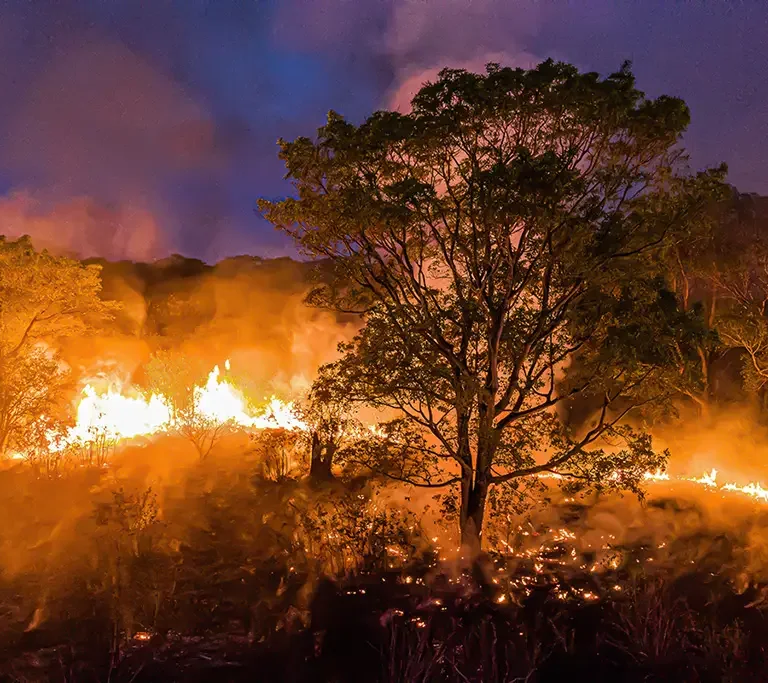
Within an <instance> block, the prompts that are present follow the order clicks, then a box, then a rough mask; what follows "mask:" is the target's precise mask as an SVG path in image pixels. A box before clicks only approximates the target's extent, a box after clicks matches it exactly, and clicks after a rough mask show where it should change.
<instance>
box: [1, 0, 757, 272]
mask: <svg viewBox="0 0 768 683" xmlns="http://www.w3.org/2000/svg"><path fill="white" fill-rule="evenodd" d="M767 35H768V2H762V1H761V0H745V1H743V2H739V1H738V0H728V1H726V0H700V1H693V0H691V1H690V2H683V1H682V0H679V1H677V0H659V1H653V0H578V1H577V0H572V1H571V2H564V1H563V2H559V1H556V0H540V1H539V2H515V1H514V0H480V1H478V0H461V1H458V0H457V1H452V0H431V1H427V0H412V1H407V0H387V1H385V0H381V1H377V0H285V1H278V0H209V1H207V2H206V1H204V0H176V1H174V0H151V1H145V2H140V1H139V0H132V1H125V2H120V1H118V0H81V1H77V2H76V1H75V0H50V1H49V0H27V1H21V0H20V1H18V2H12V1H10V0H5V1H2V0H0V88H2V93H3V97H2V98H0V191H2V193H3V198H2V199H1V200H0V221H2V224H3V225H2V229H0V232H4V233H6V234H14V235H15V234H21V233H24V232H28V233H31V234H32V235H33V236H34V237H36V238H37V239H38V240H39V242H40V243H42V244H44V245H50V246H58V247H66V248H71V249H74V250H76V251H78V252H79V253H81V254H83V255H90V254H93V253H99V254H101V255H104V256H108V257H112V258H118V257H129V258H155V257H161V256H164V255H166V254H168V253H171V252H181V253H184V254H187V255H192V256H197V257H200V258H205V259H207V260H211V261H212V260H216V259H218V258H221V257H223V256H227V255H234V254H238V253H246V252H247V253H253V254H260V255H264V256H275V255H280V254H292V253H293V252H292V248H291V245H290V243H289V242H288V240H287V239H286V238H285V237H283V236H282V235H280V234H279V233H277V232H276V231H275V230H274V229H273V228H272V227H271V226H270V225H268V224H266V223H265V222H264V221H263V220H261V219H260V218H259V217H258V216H257V215H256V214H255V212H254V203H255V200H256V198H257V197H260V196H267V197H278V196H282V195H284V194H286V193H287V192H289V191H290V188H289V186H288V185H287V183H286V182H285V181H283V179H282V177H283V173H284V171H283V168H282V164H281V163H280V162H279V161H278V160H277V158H276V154H277V147H276V145H275V141H276V139H277V138H278V137H279V136H283V137H286V138H293V137H295V136H297V135H312V134H313V133H314V131H315V130H316V128H317V127H318V126H319V125H321V124H322V123H323V121H324V119H325V114H326V112H327V110H328V109H331V108H333V109H335V110H337V111H339V112H340V113H342V114H344V115H345V116H347V117H348V118H350V119H352V120H354V121H359V120H361V119H362V118H363V117H364V116H366V115H367V114H368V113H370V112H371V111H374V110H375V109H380V108H387V107H393V106H400V107H402V106H403V103H406V102H407V101H408V96H409V95H410V94H412V92H413V91H414V90H415V89H416V87H417V86H418V84H419V83H420V82H422V81H423V80H425V79H428V78H430V77H432V76H433V75H434V74H435V73H436V71H437V70H438V69H439V68H440V67H443V66H463V67H471V68H476V69H479V68H481V67H482V65H483V64H484V63H485V62H487V61H498V62H501V63H503V64H508V65H513V66H531V65H533V64H535V63H537V62H539V61H541V60H542V59H545V58H547V57H553V58H555V59H562V60H566V61H570V62H573V63H574V64H576V65H577V66H578V67H580V68H582V69H585V70H596V71H599V72H602V73H607V72H610V71H613V70H615V69H617V68H618V67H619V66H620V65H621V63H622V61H623V60H625V59H630V60H632V62H633V65H634V71H635V74H636V75H637V78H638V84H639V87H640V88H641V89H643V90H645V91H646V92H647V93H648V94H649V95H652V96H655V95H659V94H662V93H665V94H671V95H677V96H680V97H682V98H683V99H685V100H686V102H687V103H688V104H689V106H690V108H691V110H692V124H691V127H690V129H689V133H688V135H687V136H686V145H687V147H688V149H689V151H690V152H691V160H692V166H693V167H695V168H700V167H702V166H705V165H712V164H717V163H719V162H720V161H726V162H727V163H728V164H729V167H730V181H731V182H732V183H733V184H734V185H736V186H737V187H738V188H739V189H741V190H742V191H753V192H760V193H765V194H768V47H766V45H765V42H766V38H765V37H766V36H767Z"/></svg>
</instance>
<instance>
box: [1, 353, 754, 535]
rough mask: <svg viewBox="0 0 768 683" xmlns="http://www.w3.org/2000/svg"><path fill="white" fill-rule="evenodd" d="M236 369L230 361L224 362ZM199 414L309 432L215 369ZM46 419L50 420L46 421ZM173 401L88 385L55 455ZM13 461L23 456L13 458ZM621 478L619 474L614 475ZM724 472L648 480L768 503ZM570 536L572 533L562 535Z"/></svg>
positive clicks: (144, 432) (373, 431)
mask: <svg viewBox="0 0 768 683" xmlns="http://www.w3.org/2000/svg"><path fill="white" fill-rule="evenodd" d="M224 369H225V370H226V371H229V370H230V362H229V360H227V361H226V362H225V363H224ZM193 401H194V410H195V412H196V414H197V415H200V416H201V417H203V418H205V419H209V420H212V421H214V422H217V423H219V424H228V425H231V426H233V427H235V428H239V429H243V430H262V429H285V430H289V431H299V430H306V429H308V426H307V425H306V423H304V422H302V420H301V419H300V418H299V417H298V416H297V414H296V411H295V410H294V404H293V403H291V402H284V401H282V400H280V399H279V398H276V397H274V396H272V397H271V398H270V399H269V400H268V401H267V402H266V404H265V405H264V406H263V407H262V408H261V409H260V410H252V409H251V407H250V406H249V402H248V401H247V399H246V398H245V396H244V394H243V392H242V391H241V390H240V389H238V388H237V387H236V386H235V385H234V384H233V383H232V382H231V381H230V380H229V379H227V378H223V377H222V375H221V371H220V370H219V366H218V365H217V366H214V368H213V370H211V372H210V373H209V375H208V378H207V380H206V382H205V384H204V385H202V386H197V387H194V388H193ZM43 419H45V418H43ZM176 426H177V425H176V423H175V419H174V417H173V410H172V408H171V402H170V401H169V400H168V399H167V398H166V397H165V396H163V395H161V394H152V395H150V396H149V397H146V396H142V395H141V394H139V393H138V392H135V391H132V390H130V389H129V390H128V392H124V388H123V386H122V385H120V384H114V385H113V386H112V387H110V388H109V389H108V390H107V391H105V392H102V393H99V392H97V391H96V389H95V388H94V387H93V386H92V385H90V384H88V385H86V386H85V387H84V388H83V391H82V396H81V399H80V402H79V403H78V405H77V409H76V421H75V425H74V426H73V427H70V428H69V429H68V430H67V431H66V433H65V434H64V435H63V436H62V435H60V434H59V435H56V434H54V433H53V432H49V436H48V442H49V448H50V450H51V452H57V451H60V450H63V449H64V448H66V447H67V446H71V445H83V444H88V443H89V442H93V441H94V439H96V438H106V439H108V440H110V441H114V442H120V441H125V440H129V439H133V438H136V437H141V436H144V437H146V436H152V435H156V434H161V433H171V432H173V430H174V429H175V428H176ZM363 431H364V432H365V433H366V434H368V435H372V436H374V437H379V438H388V435H387V433H386V432H385V431H384V430H382V429H381V428H380V427H379V426H378V425H371V426H369V427H368V429H367V430H363ZM11 457H13V458H22V457H24V456H23V454H20V453H13V454H12V455H11ZM611 476H612V477H613V478H616V477H617V476H618V475H617V474H614V475H611ZM539 477H540V478H543V479H562V478H563V477H562V475H559V474H557V473H541V474H540V475H539ZM717 477H718V471H717V470H716V469H714V468H713V469H712V470H711V471H710V472H708V473H704V474H703V475H702V476H701V477H674V476H670V475H669V474H667V473H666V472H663V471H661V470H657V471H655V472H646V473H645V475H644V479H645V480H646V481H648V482H649V483H661V482H670V483H671V482H678V481H679V482H690V483H695V484H699V485H701V486H704V487H706V488H708V489H710V490H718V491H729V492H733V493H738V494H742V495H746V496H749V497H751V498H753V499H754V500H756V501H760V502H762V503H768V488H765V487H763V486H762V485H761V484H760V483H758V482H750V483H748V484H744V485H739V484H736V483H735V482H727V483H725V484H719V483H718V481H717ZM561 531H562V532H563V533H565V531H566V530H561Z"/></svg>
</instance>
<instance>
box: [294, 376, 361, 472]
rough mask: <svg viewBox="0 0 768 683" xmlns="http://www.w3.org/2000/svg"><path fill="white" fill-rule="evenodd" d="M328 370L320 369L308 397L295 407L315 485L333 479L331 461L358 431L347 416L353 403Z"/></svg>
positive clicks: (358, 427) (356, 424) (357, 425)
mask: <svg viewBox="0 0 768 683" xmlns="http://www.w3.org/2000/svg"><path fill="white" fill-rule="evenodd" d="M328 370H329V368H325V367H323V368H320V373H319V375H318V377H317V379H316V380H315V382H314V383H313V384H312V388H311V389H310V391H309V395H308V396H307V397H306V399H305V400H304V401H303V402H302V403H301V404H300V405H299V406H298V407H297V412H298V417H299V419H301V421H302V422H303V423H304V424H306V425H307V426H308V429H307V430H306V431H305V432H303V434H304V436H305V440H306V441H307V444H306V445H307V447H308V450H309V478H310V480H312V481H315V482H318V481H323V480H326V481H327V480H329V479H332V478H333V471H332V468H333V465H334V458H335V457H336V455H337V454H338V453H339V451H340V450H341V449H342V448H343V447H344V446H346V445H348V444H349V442H350V441H351V440H354V439H355V438H356V436H357V434H358V433H359V431H360V425H359V423H358V422H357V421H356V420H354V419H353V418H352V417H351V416H350V412H351V409H352V403H351V401H350V397H349V396H348V394H347V393H346V391H345V387H344V386H343V385H339V383H338V382H336V381H335V377H334V375H333V372H332V371H331V372H328Z"/></svg>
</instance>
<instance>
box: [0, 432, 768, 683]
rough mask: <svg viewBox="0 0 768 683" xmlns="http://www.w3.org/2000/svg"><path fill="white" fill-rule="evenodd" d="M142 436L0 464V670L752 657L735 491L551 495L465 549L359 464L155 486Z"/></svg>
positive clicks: (484, 674) (272, 676)
mask: <svg viewBox="0 0 768 683" xmlns="http://www.w3.org/2000/svg"><path fill="white" fill-rule="evenodd" d="M172 443H173V442H172V441H166V442H163V443H162V444H157V445H156V446H155V447H154V448H160V447H162V448H163V449H168V448H170V447H171V445H172ZM158 455H160V453H158V452H155V453H152V452H151V448H146V449H134V450H132V451H127V452H125V453H123V454H122V455H117V456H115V460H114V461H113V462H112V466H111V467H110V468H99V469H94V468H91V469H81V470H79V471H78V472H76V473H74V474H72V475H70V476H68V477H63V478H57V479H48V478H35V477H33V476H32V475H31V471H30V470H28V469H25V468H22V469H16V470H10V471H5V472H3V473H2V476H0V489H2V491H3V492H4V493H6V494H7V495H5V496H4V497H3V498H2V503H0V505H2V514H3V516H4V519H6V520H7V523H6V524H5V525H4V528H3V530H2V532H0V537H1V538H2V545H3V548H4V554H3V571H2V575H0V606H1V607H2V610H3V619H2V632H0V645H1V646H2V654H1V658H0V662H1V663H0V670H2V671H3V672H7V675H8V676H9V680H18V681H43V680H69V681H86V680H107V679H108V678H109V679H110V680H112V681H130V680H133V681H154V680H164V681H172V680H179V681H181V680H185V681H186V680H227V681H239V680H243V681H245V680H254V675H256V674H257V675H258V678H257V680H263V681H297V682H298V681H302V682H303V681H331V680H335V681H360V680H371V681H377V680H378V681H387V682H390V681H402V682H406V681H407V682H414V683H415V682H417V681H418V682H427V681H457V682H458V681H473V682H475V681H477V682H478V683H479V682H480V681H490V682H495V681H510V680H529V681H550V680H560V679H561V678H562V677H563V676H564V675H568V676H569V677H570V678H574V676H575V677H576V679H577V680H582V679H584V678H588V679H589V680H595V681H599V680H616V678H617V677H621V679H622V680H638V681H639V680H718V681H725V680H736V679H737V678H739V679H741V680H760V675H762V673H761V672H762V671H763V669H762V668H761V667H764V665H765V663H766V662H765V661H764V654H763V653H764V650H763V648H764V647H765V646H766V644H768V630H767V629H766V626H765V623H764V616H763V614H764V612H763V604H764V588H763V587H764V586H765V585H768V584H767V583H766V578H765V577H764V576H763V575H762V574H761V567H762V566H763V563H762V557H763V546H762V543H763V542H764V541H762V539H764V538H766V537H768V518H767V517H766V515H765V513H764V511H763V509H762V506H755V505H754V504H753V503H751V502H750V501H749V500H748V499H745V498H744V497H742V496H738V495H737V494H735V493H727V494H726V493H725V492H724V494H723V495H726V498H720V497H719V496H713V495H711V493H708V490H707V489H702V488H701V487H700V485H698V484H696V483H695V482H687V483H685V484H683V483H680V484H676V490H675V491H674V496H671V495H669V494H671V493H673V491H672V490H670V489H669V488H668V486H669V485H668V484H667V483H660V484H659V486H660V487H667V488H662V489H655V491H656V495H651V497H650V499H649V501H648V503H647V504H646V505H645V506H640V505H639V504H638V503H637V502H636V501H635V500H634V499H629V498H626V499H618V498H615V497H600V496H598V497H596V498H595V497H590V498H588V499H583V500H581V499H577V500H572V499H570V498H563V499H560V500H559V501H553V504H552V505H551V506H550V507H549V508H548V509H547V511H546V512H544V511H542V512H541V513H540V514H539V515H538V516H537V515H536V514H532V515H530V516H529V517H528V518H526V519H522V518H520V519H514V520H509V521H508V523H509V525H510V527H511V528H510V530H509V531H510V533H509V535H508V536H507V537H506V538H507V544H508V545H507V546H503V545H502V546H500V547H498V548H497V549H496V550H495V552H492V553H490V554H489V555H488V556H487V557H486V559H485V560H484V561H483V562H480V563H470V562H468V561H467V562H462V560H461V558H460V556H459V555H457V556H456V557H454V558H453V559H450V560H446V561H441V560H440V559H439V558H440V557H441V556H442V557H446V553H447V552H448V545H449V541H448V540H447V539H442V538H439V537H434V538H436V539H437V540H434V541H433V537H432V536H431V535H430V534H431V533H432V532H431V531H430V532H427V530H426V526H425V524H426V522H427V521H428V520H426V519H425V518H420V517H419V516H417V515H414V513H412V512H410V513H409V512H407V511H406V510H404V509H402V508H401V507H399V506H395V505H383V504H382V502H381V500H380V499H377V497H376V496H375V492H374V491H373V490H372V489H371V488H370V485H368V484H366V485H361V484H360V483H358V484H356V485H344V484H341V483H331V484H327V485H325V486H323V487H320V488H318V487H316V486H310V485H308V484H307V483H305V482H303V481H299V480H294V479H291V478H281V479H279V480H274V479H273V478H268V477H266V476H264V475H263V474H260V472H261V470H260V469H259V467H258V463H259V460H260V456H259V455H258V454H256V453H255V452H251V453H248V452H246V453H243V452H238V453H237V454H235V453H234V452H233V453H231V454H230V455H229V456H226V457H225V456H222V457H217V458H213V459H209V460H205V461H199V460H190V461H189V464H188V465H187V466H184V467H182V466H181V464H180V463H177V467H176V469H174V470H173V472H172V473H169V474H168V475H167V476H166V478H165V479H164V480H162V481H160V482H159V483H157V484H156V486H155V487H153V488H152V490H149V487H147V486H146V483H147V482H146V480H145V479H144V478H143V476H144V475H142V472H143V470H142V468H141V467H139V466H138V464H137V461H139V460H140V459H141V458H142V457H146V459H147V461H151V460H152V459H153V457H157V456H158ZM678 487H679V488H678ZM661 494H666V495H661ZM31 501H36V502H37V504H36V506H34V507H30V502H31ZM25 506H26V507H25ZM19 509H25V511H26V514H25V515H24V516H21V515H18V514H16V515H14V511H18V510H19ZM64 511H67V512H66V514H65V513H64ZM505 522H507V520H505Z"/></svg>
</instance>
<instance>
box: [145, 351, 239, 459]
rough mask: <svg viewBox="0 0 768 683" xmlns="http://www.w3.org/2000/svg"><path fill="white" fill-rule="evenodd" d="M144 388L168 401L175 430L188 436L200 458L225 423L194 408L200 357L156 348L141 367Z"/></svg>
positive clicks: (201, 373)
mask: <svg viewBox="0 0 768 683" xmlns="http://www.w3.org/2000/svg"><path fill="white" fill-rule="evenodd" d="M145 371H146V374H147V381H148V388H149V390H150V391H151V392H153V393H157V394H161V395H162V396H164V397H165V398H166V399H167V400H168V401H169V403H170V408H171V418H172V421H173V425H174V427H175V429H176V431H177V432H178V433H179V434H180V435H181V436H183V437H184V438H186V439H188V440H189V441H190V443H191V444H192V445H193V446H194V447H195V450H196V451H197V454H198V456H199V457H200V459H201V460H204V459H205V458H206V457H208V455H209V454H210V452H211V450H213V447H214V446H215V445H216V443H217V442H218V441H219V439H220V438H221V436H222V435H223V433H224V432H225V431H226V429H227V427H228V426H229V425H228V423H227V422H224V421H221V420H218V419H216V418H212V417H209V416H207V415H204V414H202V413H201V412H200V410H199V409H198V406H197V403H196V400H195V389H196V388H197V387H200V386H202V385H204V384H205V378H206V376H207V372H206V368H205V366H204V364H203V362H202V360H201V359H200V358H197V357H194V356H189V355H187V354H184V353H181V352H179V351H158V352H156V353H154V354H153V355H152V357H151V358H150V359H149V362H148V363H147V366H146V368H145Z"/></svg>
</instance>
